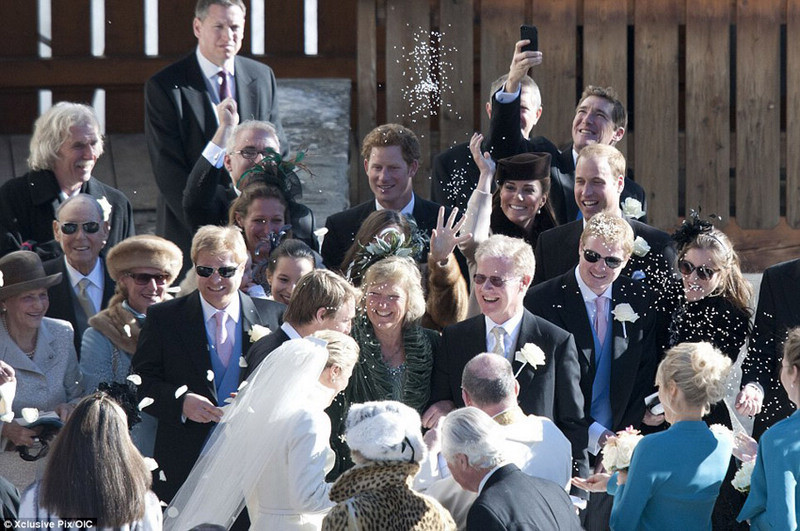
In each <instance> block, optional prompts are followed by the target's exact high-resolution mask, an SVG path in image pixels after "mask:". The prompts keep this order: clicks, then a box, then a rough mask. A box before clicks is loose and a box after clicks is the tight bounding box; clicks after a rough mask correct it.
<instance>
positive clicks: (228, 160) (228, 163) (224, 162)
mask: <svg viewBox="0 0 800 531" xmlns="http://www.w3.org/2000/svg"><path fill="white" fill-rule="evenodd" d="M222 165H223V166H225V169H226V170H228V175H230V176H231V180H233V174H232V172H233V166H231V156H230V155H229V154H228V153H225V156H224V157H223V158H222ZM233 184H234V185H235V184H236V183H233Z"/></svg>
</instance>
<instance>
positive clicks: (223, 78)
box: [217, 68, 232, 101]
mask: <svg viewBox="0 0 800 531" xmlns="http://www.w3.org/2000/svg"><path fill="white" fill-rule="evenodd" d="M217 75H218V76H219V79H220V83H219V101H222V100H224V99H225V98H230V97H231V96H232V94H231V87H230V84H229V83H228V72H226V71H225V69H224V68H223V69H222V70H220V71H219V73H218V74H217Z"/></svg>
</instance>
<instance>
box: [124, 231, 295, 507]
mask: <svg viewBox="0 0 800 531" xmlns="http://www.w3.org/2000/svg"><path fill="white" fill-rule="evenodd" d="M192 262H194V264H195V271H196V273H197V290H196V291H194V292H192V293H190V294H189V295H187V296H185V297H180V298H177V299H173V300H171V301H167V302H164V303H161V304H156V305H155V306H151V307H150V309H149V310H148V311H147V319H145V323H144V327H143V328H142V331H141V334H140V335H139V344H138V347H137V349H136V354H134V356H133V362H132V372H133V373H136V374H138V375H139V376H140V377H141V379H142V384H141V385H140V386H139V389H138V392H139V400H144V399H146V398H149V399H151V400H152V403H151V404H150V405H149V406H147V407H145V408H144V409H143V410H144V411H146V412H147V413H150V414H151V415H153V416H155V417H157V418H158V431H157V433H156V442H155V450H154V456H153V457H154V458H155V459H156V461H157V462H158V464H159V467H160V470H161V471H163V472H164V475H165V477H166V481H160V480H159V479H158V475H159V472H158V471H155V472H154V474H155V479H154V481H153V490H154V491H155V493H156V494H157V495H158V497H159V498H160V499H161V500H163V501H165V502H169V501H170V500H171V499H172V497H173V496H174V495H175V493H176V492H177V491H178V489H179V488H180V486H181V484H182V483H183V482H184V481H185V480H186V477H187V476H188V475H189V472H190V471H191V469H192V466H193V465H194V463H195V461H196V460H197V457H198V456H199V455H200V450H201V448H202V447H203V443H204V442H205V440H206V437H207V436H208V434H209V432H210V431H211V428H212V427H213V423H215V422H219V420H220V419H221V418H222V410H221V409H220V408H219V406H221V405H223V403H224V401H225V399H226V398H228V397H229V396H230V394H231V393H232V392H234V391H236V390H237V388H238V386H239V382H240V379H241V378H240V373H241V371H242V369H241V368H240V358H242V357H245V358H246V356H247V353H248V350H249V349H250V346H251V344H252V339H251V332H256V331H255V330H253V329H254V327H255V326H266V327H267V328H269V329H270V330H271V331H276V330H278V327H279V326H280V320H281V316H282V314H283V310H284V308H285V306H284V305H282V304H280V303H277V302H273V301H269V300H262V299H251V298H250V297H248V296H247V295H245V294H244V293H242V292H241V291H239V286H240V284H241V282H242V275H243V273H244V268H245V264H246V262H247V248H246V246H245V243H244V238H243V237H242V235H241V233H240V232H239V230H238V229H236V228H233V227H216V226H210V225H209V226H205V227H201V228H200V230H198V231H197V233H196V234H195V236H194V240H193V242H192Z"/></svg>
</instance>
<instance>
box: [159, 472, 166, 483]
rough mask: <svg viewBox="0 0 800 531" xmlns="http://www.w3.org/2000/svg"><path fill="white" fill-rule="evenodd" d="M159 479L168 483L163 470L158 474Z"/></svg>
mask: <svg viewBox="0 0 800 531" xmlns="http://www.w3.org/2000/svg"><path fill="white" fill-rule="evenodd" d="M158 479H159V481H166V480H167V476H166V474H164V471H163V470H161V471H160V472H159V473H158Z"/></svg>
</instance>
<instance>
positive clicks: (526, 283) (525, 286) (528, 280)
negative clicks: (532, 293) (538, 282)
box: [522, 275, 533, 292]
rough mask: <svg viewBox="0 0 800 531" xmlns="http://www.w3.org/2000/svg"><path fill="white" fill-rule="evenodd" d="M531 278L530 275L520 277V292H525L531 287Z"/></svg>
mask: <svg viewBox="0 0 800 531" xmlns="http://www.w3.org/2000/svg"><path fill="white" fill-rule="evenodd" d="M532 280H533V277H532V276H531V275H523V276H522V284H523V285H522V291H523V292H525V291H527V290H528V288H529V287H530V286H531V281H532Z"/></svg>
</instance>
